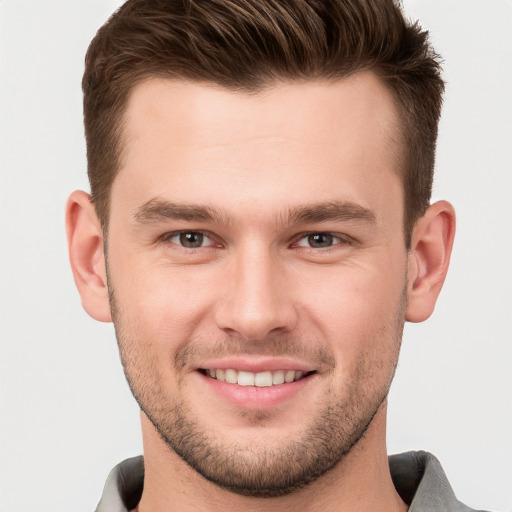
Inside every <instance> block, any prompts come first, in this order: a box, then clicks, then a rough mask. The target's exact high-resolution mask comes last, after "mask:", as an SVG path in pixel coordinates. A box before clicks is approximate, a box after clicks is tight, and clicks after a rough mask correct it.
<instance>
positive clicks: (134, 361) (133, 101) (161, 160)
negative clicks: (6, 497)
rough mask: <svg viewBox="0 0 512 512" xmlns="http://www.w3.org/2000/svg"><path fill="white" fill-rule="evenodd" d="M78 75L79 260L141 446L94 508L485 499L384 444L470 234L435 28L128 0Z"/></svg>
mask: <svg viewBox="0 0 512 512" xmlns="http://www.w3.org/2000/svg"><path fill="white" fill-rule="evenodd" d="M83 87H84V112H85V127H86V137H87V148H88V149H87V152H88V164H89V178H90V182H91V196H89V195H88V194H86V193H84V192H75V193H73V194H72V195H71V197H70V199H69V202H68V208H67V230H68V238H69V250H70V259H71V265H72V268H73V273H74V277H75V281H76V284H77V286H78V289H79V291H80V294H81V297H82V303H83V306H84V308H85V309H86V311H87V312H88V313H89V314H90V315H91V316H92V317H93V318H95V319H97V320H100V321H113V322H114V325H115V329H116V335H117V339H118V344H119V349H120V354H121V359H122V362H123V366H124V370H125V374H126V377H127V380H128V383H129V385H130V388H131V390H132V392H133V394H134V396H135V398H136V400H137V402H138V404H139V406H140V408H141V420H142V433H143V442H144V459H142V458H136V459H131V460H128V461H125V462H124V463H122V464H121V465H120V466H118V467H117V468H115V470H114V471H113V472H112V473H111V475H110V477H109V479H108V481H107V484H106V486H105V491H104V495H103V497H102V499H101V502H100V504H99V506H98V509H97V510H98V511H107V510H108V511H124V510H138V511H139V512H147V511H153V512H159V511H164V510H166V511H167V510H179V511H188V510H220V509H222V510H259V511H261V510H269V511H270V510H289V509H290V510H291V509H297V508H300V509H301V510H306V511H313V510H351V511H357V510H382V511H392V510H393V511H398V510H406V509H408V508H410V510H415V511H422V510H461V511H462V510H469V509H468V508H467V507H465V506H464V505H462V504H460V503H459V502H458V501H457V500H456V499H455V496H454V495H453V492H452V491H451V488H450V486H449V484H448V482H447V481H446V477H445V476H444V473H443V471H442V469H441V467H440V465H439V463H438V462H437V460H436V459H435V458H434V457H433V456H432V455H430V454H427V453H424V452H421V453H408V454H402V455H398V456H392V457H391V458H390V459H389V461H388V456H387V453H386V446H385V430H386V406H387V393H388V390H389V386H390V384H391V381H392V378H393V374H394V371H395V367H396V364H397V359H398V353H399V349H400V342H401V336H402V329H403V325H404V322H405V320H408V321H411V322H421V321H423V320H425V319H426V318H428V317H429V316H430V314H431V313H432V311H433V309H434V306H435V302H436V299H437V297H438V294H439V292H440V290H441V287H442V284H443V281H444V278H445V276H446V272H447V269H448V263H449V259H450V254H451V248H452V243H453V237H454V231H455V215H454V211H453V208H452V206H451V205H450V204H449V203H447V202H444V201H443V202H438V203H435V204H429V202H430V194H431V188H432V174H433V166H434V150H435V140H436V134H437V123H438V119H439V114H440V106H441V98H442V92H443V81H442V79H441V77H440V71H439V61H438V58H437V56H436V55H435V53H434V52H433V50H432V49H431V48H430V47H429V43H428V40H427V36H426V33H424V32H422V31H421V30H420V28H419V27H417V26H416V25H413V26H411V25H409V24H407V23H406V22H405V21H404V18H403V15H402V13H401V12H400V9H399V8H398V7H397V6H396V4H395V3H393V2H392V1H391V0H387V1H379V2H375V1H373V0H344V1H341V0H338V1H324V2H319V1H315V0H309V1H304V0H293V1H292V0H287V1H277V0H272V1H267V2H261V1H259V0H211V1H208V2H201V1H192V0H189V1H179V2H178V1H171V0H166V1H164V0H160V1H154V0H151V1H150V0H134V1H131V0H130V1H128V2H127V3H126V4H125V5H124V6H123V7H122V8H121V9H120V10H119V11H118V12H117V13H115V14H114V16H113V17H112V18H111V19H110V20H109V21H108V22H107V24H105V25H104V26H103V27H102V28H101V29H100V31H99V32H98V34H97V36H96V37H95V39H94V40H93V42H92V43H91V46H90V48H89V51H88V54H87V58H86V70H85V74H84V80H83Z"/></svg>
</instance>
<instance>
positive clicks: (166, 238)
mask: <svg viewBox="0 0 512 512" xmlns="http://www.w3.org/2000/svg"><path fill="white" fill-rule="evenodd" d="M186 235H196V236H200V237H201V245H199V246H197V247H186V246H185V245H183V240H179V241H177V242H173V241H172V239H173V238H175V237H182V236H186ZM309 237H327V238H329V237H331V239H332V241H335V240H337V242H335V243H331V245H328V246H326V247H312V246H311V245H301V244H300V243H299V242H302V241H303V240H306V239H308V238H309ZM204 239H207V240H210V241H211V243H210V244H209V245H206V246H205V245H202V243H203V242H204ZM159 241H161V242H163V243H169V244H173V245H176V246H178V247H179V248H181V249H185V250H195V249H208V248H211V247H218V248H222V244H221V243H216V242H215V240H213V238H212V237H211V236H210V235H208V234H207V233H205V232H203V231H186V230H182V231H173V232H170V233H166V234H164V235H163V236H161V237H160V239H159ZM354 243H355V241H354V240H353V239H352V238H350V237H348V236H347V235H342V234H335V233H331V232H326V231H311V232H309V233H303V234H301V235H300V236H299V237H297V238H296V241H295V242H293V243H292V244H291V248H298V247H303V248H305V249H310V250H315V251H316V250H318V251H328V250H332V249H333V247H334V248H335V247H336V246H345V245H353V244H354Z"/></svg>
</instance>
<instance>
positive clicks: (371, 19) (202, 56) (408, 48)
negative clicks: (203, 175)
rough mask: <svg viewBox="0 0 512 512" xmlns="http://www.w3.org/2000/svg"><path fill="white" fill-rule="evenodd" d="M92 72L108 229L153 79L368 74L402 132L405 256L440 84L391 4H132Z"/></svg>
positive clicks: (431, 152)
mask: <svg viewBox="0 0 512 512" xmlns="http://www.w3.org/2000/svg"><path fill="white" fill-rule="evenodd" d="M85 63H86V66H85V73H84V77H83V82H82V86H83V91H84V120H85V134H86V139H87V159H88V174H89V180H90V184H91V193H92V200H93V202H94V205H95V208H96V212H97V214H98V217H99V219H100V221H101V223H102V225H103V226H104V228H105V226H106V225H107V224H108V213H109V198H110V190H111V186H112V183H113V180H114V178H115V176H116V173H117V171H118V169H119V167H120V159H121V157H122V130H123V113H124V109H125V106H126V102H127V98H128V95H129V93H130V91H131V90H132V88H133V87H134V85H135V84H137V83H138V82H140V81H142V80H144V79H145V78H148V77H152V76H159V77H169V78H179V79H187V80H192V81H197V82H202V83H214V84H218V85H220V86H224V87H226V88H230V89H233V90H240V91H258V90H260V89H262V88H264V87H265V86H266V85H268V84H271V83H273V82H275V81H278V80H292V81H293V80H301V81H303V80H315V79H327V80H337V79H341V78H343V77H346V76H348V75H350V74H353V73H355V72H358V71H362V70H372V71H374V72H375V73H376V74H378V76H380V77H381V79H382V81H383V83H384V84H385V85H386V86H387V87H388V89H389V90H390V91H391V93H392V97H393V98H394V102H395V105H396V108H397V111H398V114H399V119H400V123H401V139H402V144H403V148H404V150H403V155H402V158H401V165H400V169H399V171H400V173H401V176H402V181H403V188H404V203H405V212H404V230H405V235H406V242H407V245H409V241H410V233H411V230H412V227H413V225H414V223H415V222H416V220H417V219H418V218H419V217H420V216H421V215H422V214H423V213H424V211H425V209H426V208H427V206H428V204H429V202H430V196H431V192H432V181H433V169H434V156H435V145H436V139H437V125H438V121H439V116H440V112H441V103H442V94H443V90H444V82H443V80H442V78H441V75H440V61H439V56H438V55H437V54H436V53H435V52H434V51H433V49H432V47H431V46H430V44H429V41H428V33H427V32H426V31H423V30H422V29H421V28H420V27H419V25H418V24H417V23H409V22H407V21H406V20H405V19H404V15H403V13H402V11H401V8H400V5H398V4H397V3H396V2H395V1H393V0H128V1H127V2H126V3H125V4H124V5H123V6H122V7H121V8H119V9H118V10H117V11H116V12H115V13H114V14H113V15H112V17H111V18H110V19H109V20H108V22H107V23H105V25H103V26H102V27H101V28H100V29H99V31H98V33H97V34H96V36H95V38H94V39H93V41H92V42H91V44H90V46H89V49H88V51H87V55H86V59H85Z"/></svg>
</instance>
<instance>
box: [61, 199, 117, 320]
mask: <svg viewBox="0 0 512 512" xmlns="http://www.w3.org/2000/svg"><path fill="white" fill-rule="evenodd" d="M66 232H67V237H68V249H69V260H70V263H71V269H72V271H73V277H74V279H75V284H76V286H77V288H78V292H79V293H80V297H81V299H82V306H83V307H84V309H85V311H86V312H87V313H88V314H89V315H90V316H91V317H93V318H94V319H96V320H99V321H101V322H110V321H111V320H112V317H111V313H110V304H109V297H108V288H107V276H106V267H105V257H104V254H103V233H102V230H101V226H100V222H99V220H98V217H97V216H96V212H95V209H94V205H93V204H92V202H91V198H90V196H89V194H87V193H86V192H83V191H81V190H77V191H75V192H73V193H72V194H71V196H70V197H69V199H68V202H67V205H66Z"/></svg>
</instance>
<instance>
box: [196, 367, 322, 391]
mask: <svg viewBox="0 0 512 512" xmlns="http://www.w3.org/2000/svg"><path fill="white" fill-rule="evenodd" d="M200 371H201V373H203V374H204V375H208V376H210V377H211V378H212V379H216V380H218V381H221V382H227V383H228V384H238V385H239V386H256V387H260V388H263V387H270V386H279V385H281V384H285V383H290V382H295V381H298V380H301V379H303V378H304V377H306V376H307V375H309V374H311V373H313V372H306V373H305V372H302V371H300V370H276V371H264V372H259V373H252V372H246V371H242V370H234V369H225V370H224V369H202V370H200Z"/></svg>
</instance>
